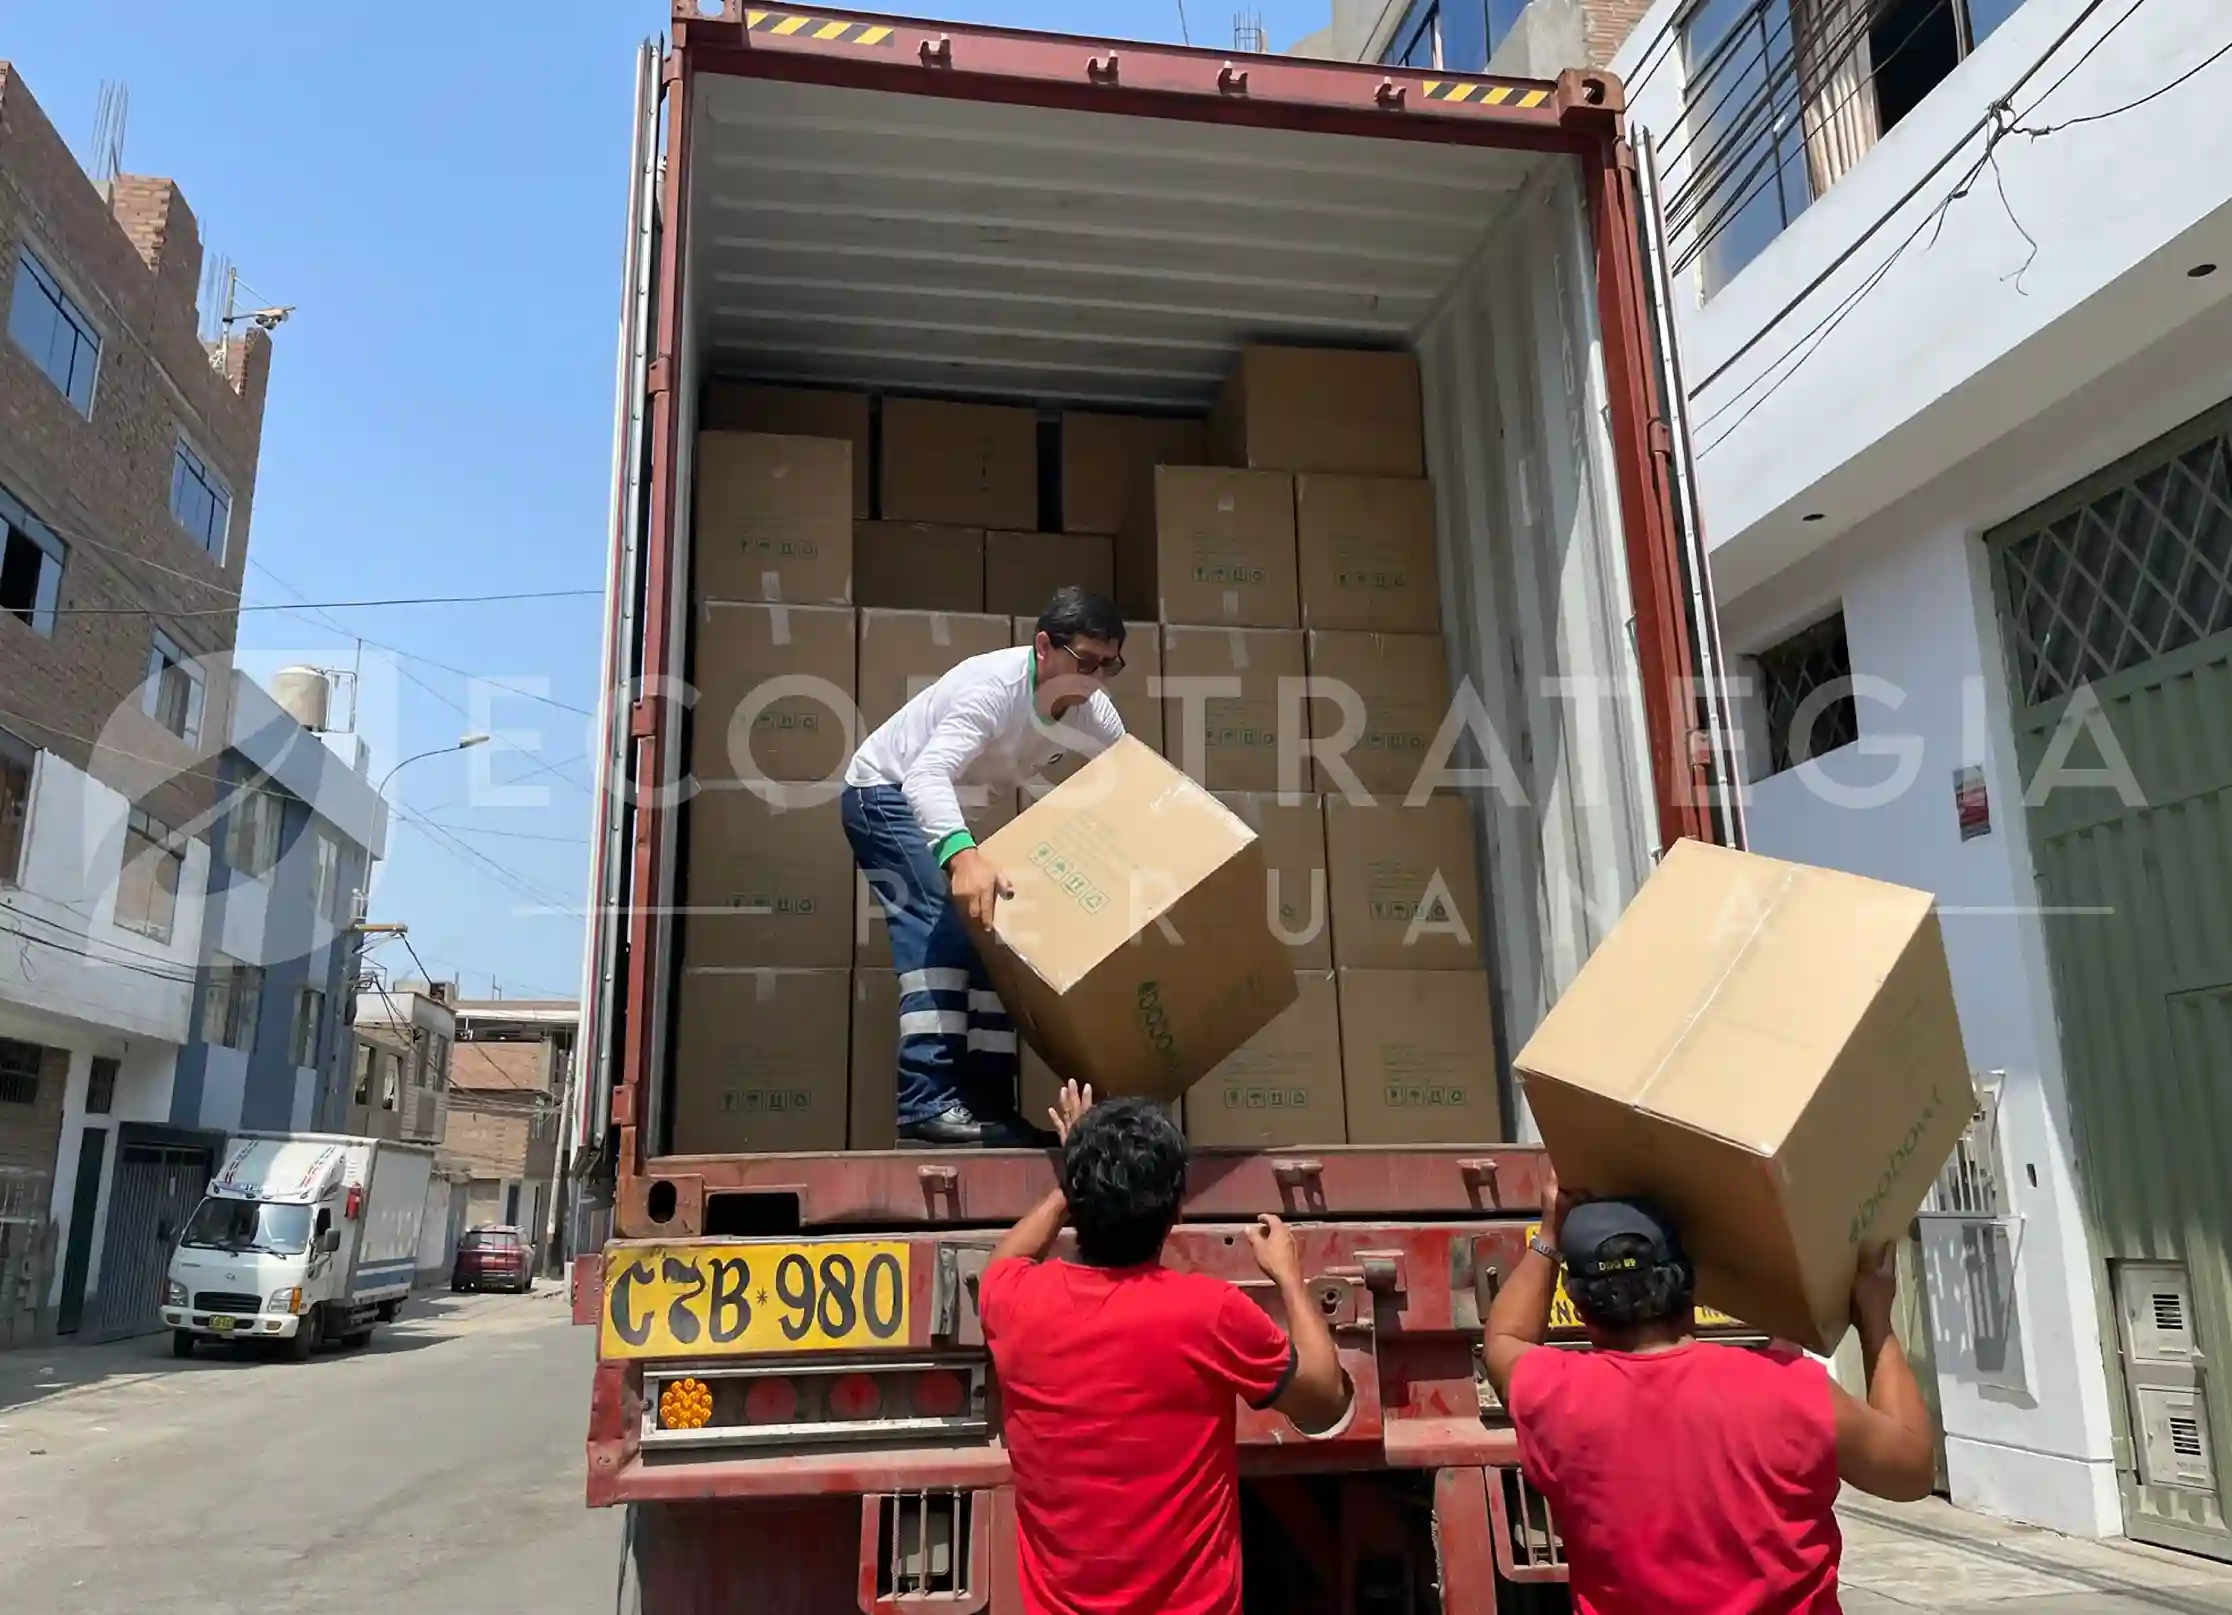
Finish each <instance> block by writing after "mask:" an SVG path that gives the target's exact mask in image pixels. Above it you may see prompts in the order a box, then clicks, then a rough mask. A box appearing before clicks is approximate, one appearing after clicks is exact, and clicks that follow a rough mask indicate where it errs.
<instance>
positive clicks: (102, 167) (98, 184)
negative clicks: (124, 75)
mask: <svg viewBox="0 0 2232 1615" xmlns="http://www.w3.org/2000/svg"><path fill="white" fill-rule="evenodd" d="M131 119H132V91H131V87H130V86H129V85H127V84H125V83H124V81H123V80H121V79H103V80H101V88H100V91H99V93H98V94H96V95H95V97H94V99H93V151H92V158H93V161H92V163H91V165H90V166H91V168H92V170H93V185H94V188H95V189H97V190H98V191H99V192H100V193H101V195H102V196H104V197H105V196H107V195H108V193H109V186H110V183H111V182H112V181H114V180H115V178H116V176H117V175H119V174H121V173H123V172H124V128H125V125H126V124H128V123H130V122H131Z"/></svg>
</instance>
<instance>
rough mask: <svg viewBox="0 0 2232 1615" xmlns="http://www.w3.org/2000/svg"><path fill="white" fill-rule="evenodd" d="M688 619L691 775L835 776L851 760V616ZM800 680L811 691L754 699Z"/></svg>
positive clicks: (771, 609)
mask: <svg viewBox="0 0 2232 1615" xmlns="http://www.w3.org/2000/svg"><path fill="white" fill-rule="evenodd" d="M691 616H692V627H693V633H694V637H693V640H692V643H691V650H692V653H693V656H694V658H695V665H694V667H693V669H692V678H693V681H694V683H695V684H696V686H697V692H698V701H697V705H696V707H695V708H693V709H692V710H691V713H690V769H691V771H692V772H693V773H695V774H696V775H697V776H698V778H699V779H701V780H707V781H719V780H732V779H739V778H753V777H758V778H764V779H773V780H819V779H828V778H830V777H832V776H834V775H836V774H837V773H838V771H839V770H841V769H842V768H843V767H844V766H845V759H846V757H847V756H849V755H850V754H851V751H852V734H851V725H852V723H853V697H854V689H855V685H854V674H853V662H854V655H855V652H854V639H855V634H854V627H853V613H852V612H851V611H850V610H847V609H844V608H842V607H834V606H766V605H751V604H747V603H741V602H740V603H729V602H725V601H707V602H703V603H701V604H700V605H699V606H698V608H697V609H696V611H694V612H693V613H692V614H691ZM801 675H803V676H805V677H807V678H810V679H813V680H815V681H816V682H815V683H814V684H812V685H811V686H805V687H796V686H784V687H783V689H784V692H785V693H783V694H780V695H772V696H766V697H763V696H761V695H759V694H758V693H757V692H758V691H759V688H760V686H762V685H764V684H766V683H768V682H769V681H770V680H773V679H790V678H796V677H799V676H801Z"/></svg>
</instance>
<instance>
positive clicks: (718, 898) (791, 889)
mask: <svg viewBox="0 0 2232 1615" xmlns="http://www.w3.org/2000/svg"><path fill="white" fill-rule="evenodd" d="M683 829H684V833H685V834H686V836H687V837H688V849H689V853H688V871H689V873H688V879H687V882H686V884H685V886H684V891H685V894H686V895H685V897H684V899H683V902H684V906H685V907H686V908H687V910H688V912H687V913H686V914H685V915H684V916H683V955H684V957H686V958H687V959H688V960H689V961H690V963H692V964H693V965H788V966H793V967H796V968H801V969H811V968H835V967H837V966H842V965H849V964H851V963H852V957H853V935H852V904H853V884H854V882H855V880H856V879H857V878H858V877H857V875H856V874H855V872H854V869H853V856H852V845H851V843H849V842H848V841H846V839H845V827H844V825H843V824H841V823H839V822H838V816H837V800H836V798H835V797H831V798H830V799H829V800H828V801H826V802H819V803H814V804H811V805H806V806H795V807H787V808H786V807H776V806H773V805H771V804H769V803H768V802H766V801H763V800H762V799H761V797H760V796H759V794H758V793H757V792H755V791H750V790H744V789H740V788H739V789H729V790H708V791H702V792H700V793H699V794H698V795H697V796H695V797H693V798H692V799H691V801H690V803H689V805H688V806H687V807H686V808H684V809H683Z"/></svg>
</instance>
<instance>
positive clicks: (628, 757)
mask: <svg viewBox="0 0 2232 1615" xmlns="http://www.w3.org/2000/svg"><path fill="white" fill-rule="evenodd" d="M665 69H666V52H665V50H664V48H663V46H662V45H661V44H660V42H659V41H658V40H655V39H647V40H645V41H644V42H643V43H642V45H641V46H639V47H638V49H637V51H636V86H635V119H634V131H635V134H634V142H633V145H632V147H631V149H630V151H629V157H628V215H627V230H626V235H625V240H624V244H623V247H622V256H621V278H620V342H619V356H618V364H617V366H616V378H617V379H616V382H615V387H616V391H617V398H616V401H615V404H614V411H613V427H612V549H611V554H610V556H609V557H608V559H607V562H606V571H605V620H604V641H603V647H602V650H601V652H600V654H599V660H598V671H599V686H598V697H597V728H596V740H595V742H594V745H595V752H594V760H595V763H596V794H595V799H594V827H593V829H592V832H591V835H590V841H589V916H588V918H589V923H588V925H587V926H586V928H585V932H584V957H583V960H582V979H581V1016H582V1027H581V1039H580V1045H579V1047H580V1053H579V1055H578V1057H577V1058H576V1060H575V1061H574V1070H573V1076H572V1084H573V1091H572V1092H571V1093H570V1094H569V1095H568V1096H567V1110H566V1119H565V1125H566V1129H567V1134H566V1136H567V1148H568V1151H569V1161H568V1173H567V1177H568V1183H569V1187H568V1189H567V1191H566V1192H565V1193H564V1194H563V1195H562V1196H561V1205H562V1206H565V1207H569V1208H571V1209H570V1210H563V1211H561V1212H560V1216H562V1217H568V1218H570V1220H571V1223H572V1227H571V1228H570V1229H569V1230H568V1233H569V1236H570V1237H569V1239H568V1244H567V1248H568V1249H580V1248H589V1247H593V1246H595V1245H596V1244H598V1243H601V1241H602V1238H603V1232H604V1230H603V1228H602V1227H601V1226H598V1227H595V1228H587V1227H585V1226H584V1217H583V1212H584V1211H585V1209H586V1208H585V1207H583V1206H582V1205H581V1204H580V1203H579V1201H578V1199H577V1196H579V1195H580V1194H581V1193H582V1192H583V1191H584V1189H585V1188H586V1187H587V1184H588V1182H589V1179H590V1177H591V1176H592V1174H590V1173H589V1171H588V1170H587V1168H588V1166H589V1163H591V1162H594V1161H598V1160H600V1159H601V1158H602V1157H603V1156H604V1155H605V1153H606V1147H607V1144H608V1142H609V1141H610V1138H611V1132H612V1095H613V1090H614V1088H615V1086H616V1085H617V1083H618V1081H619V1074H620V1049H621V1039H622V1038H623V1037H624V1036H625V1035H626V1025H627V1020H626V1005H625V1002H624V999H623V995H622V985H623V979H624V975H625V971H626V964H627V928H628V923H629V914H630V910H631V906H632V905H631V897H632V892H633V881H632V877H633V873H634V867H633V866H634V857H633V850H634V841H635V812H634V800H635V781H636V778H637V775H636V773H635V770H634V763H635V760H636V758H635V751H636V738H637V737H636V736H635V734H634V732H633V723H632V712H633V708H634V704H635V690H636V685H637V681H638V679H639V677H640V674H641V669H642V667H643V620H644V614H643V597H644V587H645V577H644V563H645V559H646V557H647V556H648V554H649V552H650V548H651V546H650V534H651V476H650V465H651V441H652V438H651V434H652V430H653V420H652V416H653V409H652V388H651V367H652V346H653V342H654V339H655V336H656V329H655V327H656V315H655V309H656V304H655V302H654V298H653V293H654V291H655V289H656V287H657V284H658V272H659V239H660V212H659V175H660V168H661V164H662V160H663V159H662V152H661V142H660V117H661V112H662V104H663V100H664V95H663V88H664V75H665ZM595 1176H596V1177H598V1178H599V1179H601V1181H603V1182H604V1183H606V1184H609V1183H610V1181H611V1174H610V1172H609V1171H606V1172H602V1173H598V1174H595Z"/></svg>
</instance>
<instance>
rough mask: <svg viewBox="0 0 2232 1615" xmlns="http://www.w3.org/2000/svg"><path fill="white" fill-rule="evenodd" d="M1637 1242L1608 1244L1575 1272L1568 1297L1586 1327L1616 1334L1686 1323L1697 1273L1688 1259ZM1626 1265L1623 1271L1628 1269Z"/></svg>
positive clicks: (1643, 1241) (1572, 1271) (1629, 1239)
mask: <svg viewBox="0 0 2232 1615" xmlns="http://www.w3.org/2000/svg"><path fill="white" fill-rule="evenodd" d="M1668 1254H1669V1253H1668V1252H1667V1251H1666V1249H1665V1248H1664V1247H1663V1246H1660V1245H1657V1244H1654V1243H1653V1242H1652V1241H1650V1240H1647V1239H1642V1238H1637V1237H1624V1238H1619V1239H1608V1240H1606V1241H1605V1242H1604V1243H1603V1244H1602V1245H1601V1246H1599V1247H1598V1248H1597V1252H1596V1260H1595V1261H1594V1262H1593V1263H1592V1264H1590V1265H1588V1266H1570V1267H1568V1269H1567V1271H1566V1293H1567V1294H1568V1295H1570V1296H1572V1297H1573V1309H1574V1310H1575V1311H1576V1312H1578V1313H1580V1314H1581V1317H1582V1319H1583V1321H1585V1322H1587V1323H1592V1324H1594V1325H1596V1327H1597V1328H1599V1329H1603V1330H1606V1331H1607V1332H1610V1333H1614V1334H1624V1333H1627V1332H1629V1331H1631V1330H1636V1329H1645V1328H1649V1327H1650V1326H1651V1325H1652V1324H1658V1323H1681V1322H1683V1321H1685V1320H1686V1319H1687V1318H1688V1316H1689V1313H1690V1309H1691V1307H1692V1306H1693V1305H1694V1303H1695V1298H1696V1293H1697V1272H1696V1270H1695V1269H1694V1268H1693V1267H1692V1266H1691V1264H1690V1260H1689V1258H1688V1257H1687V1256H1686V1255H1683V1254H1681V1253H1679V1252H1675V1253H1673V1259H1672V1260H1671V1261H1669V1260H1667V1259H1666V1258H1667V1256H1668ZM1623 1264H1624V1265H1623Z"/></svg>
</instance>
